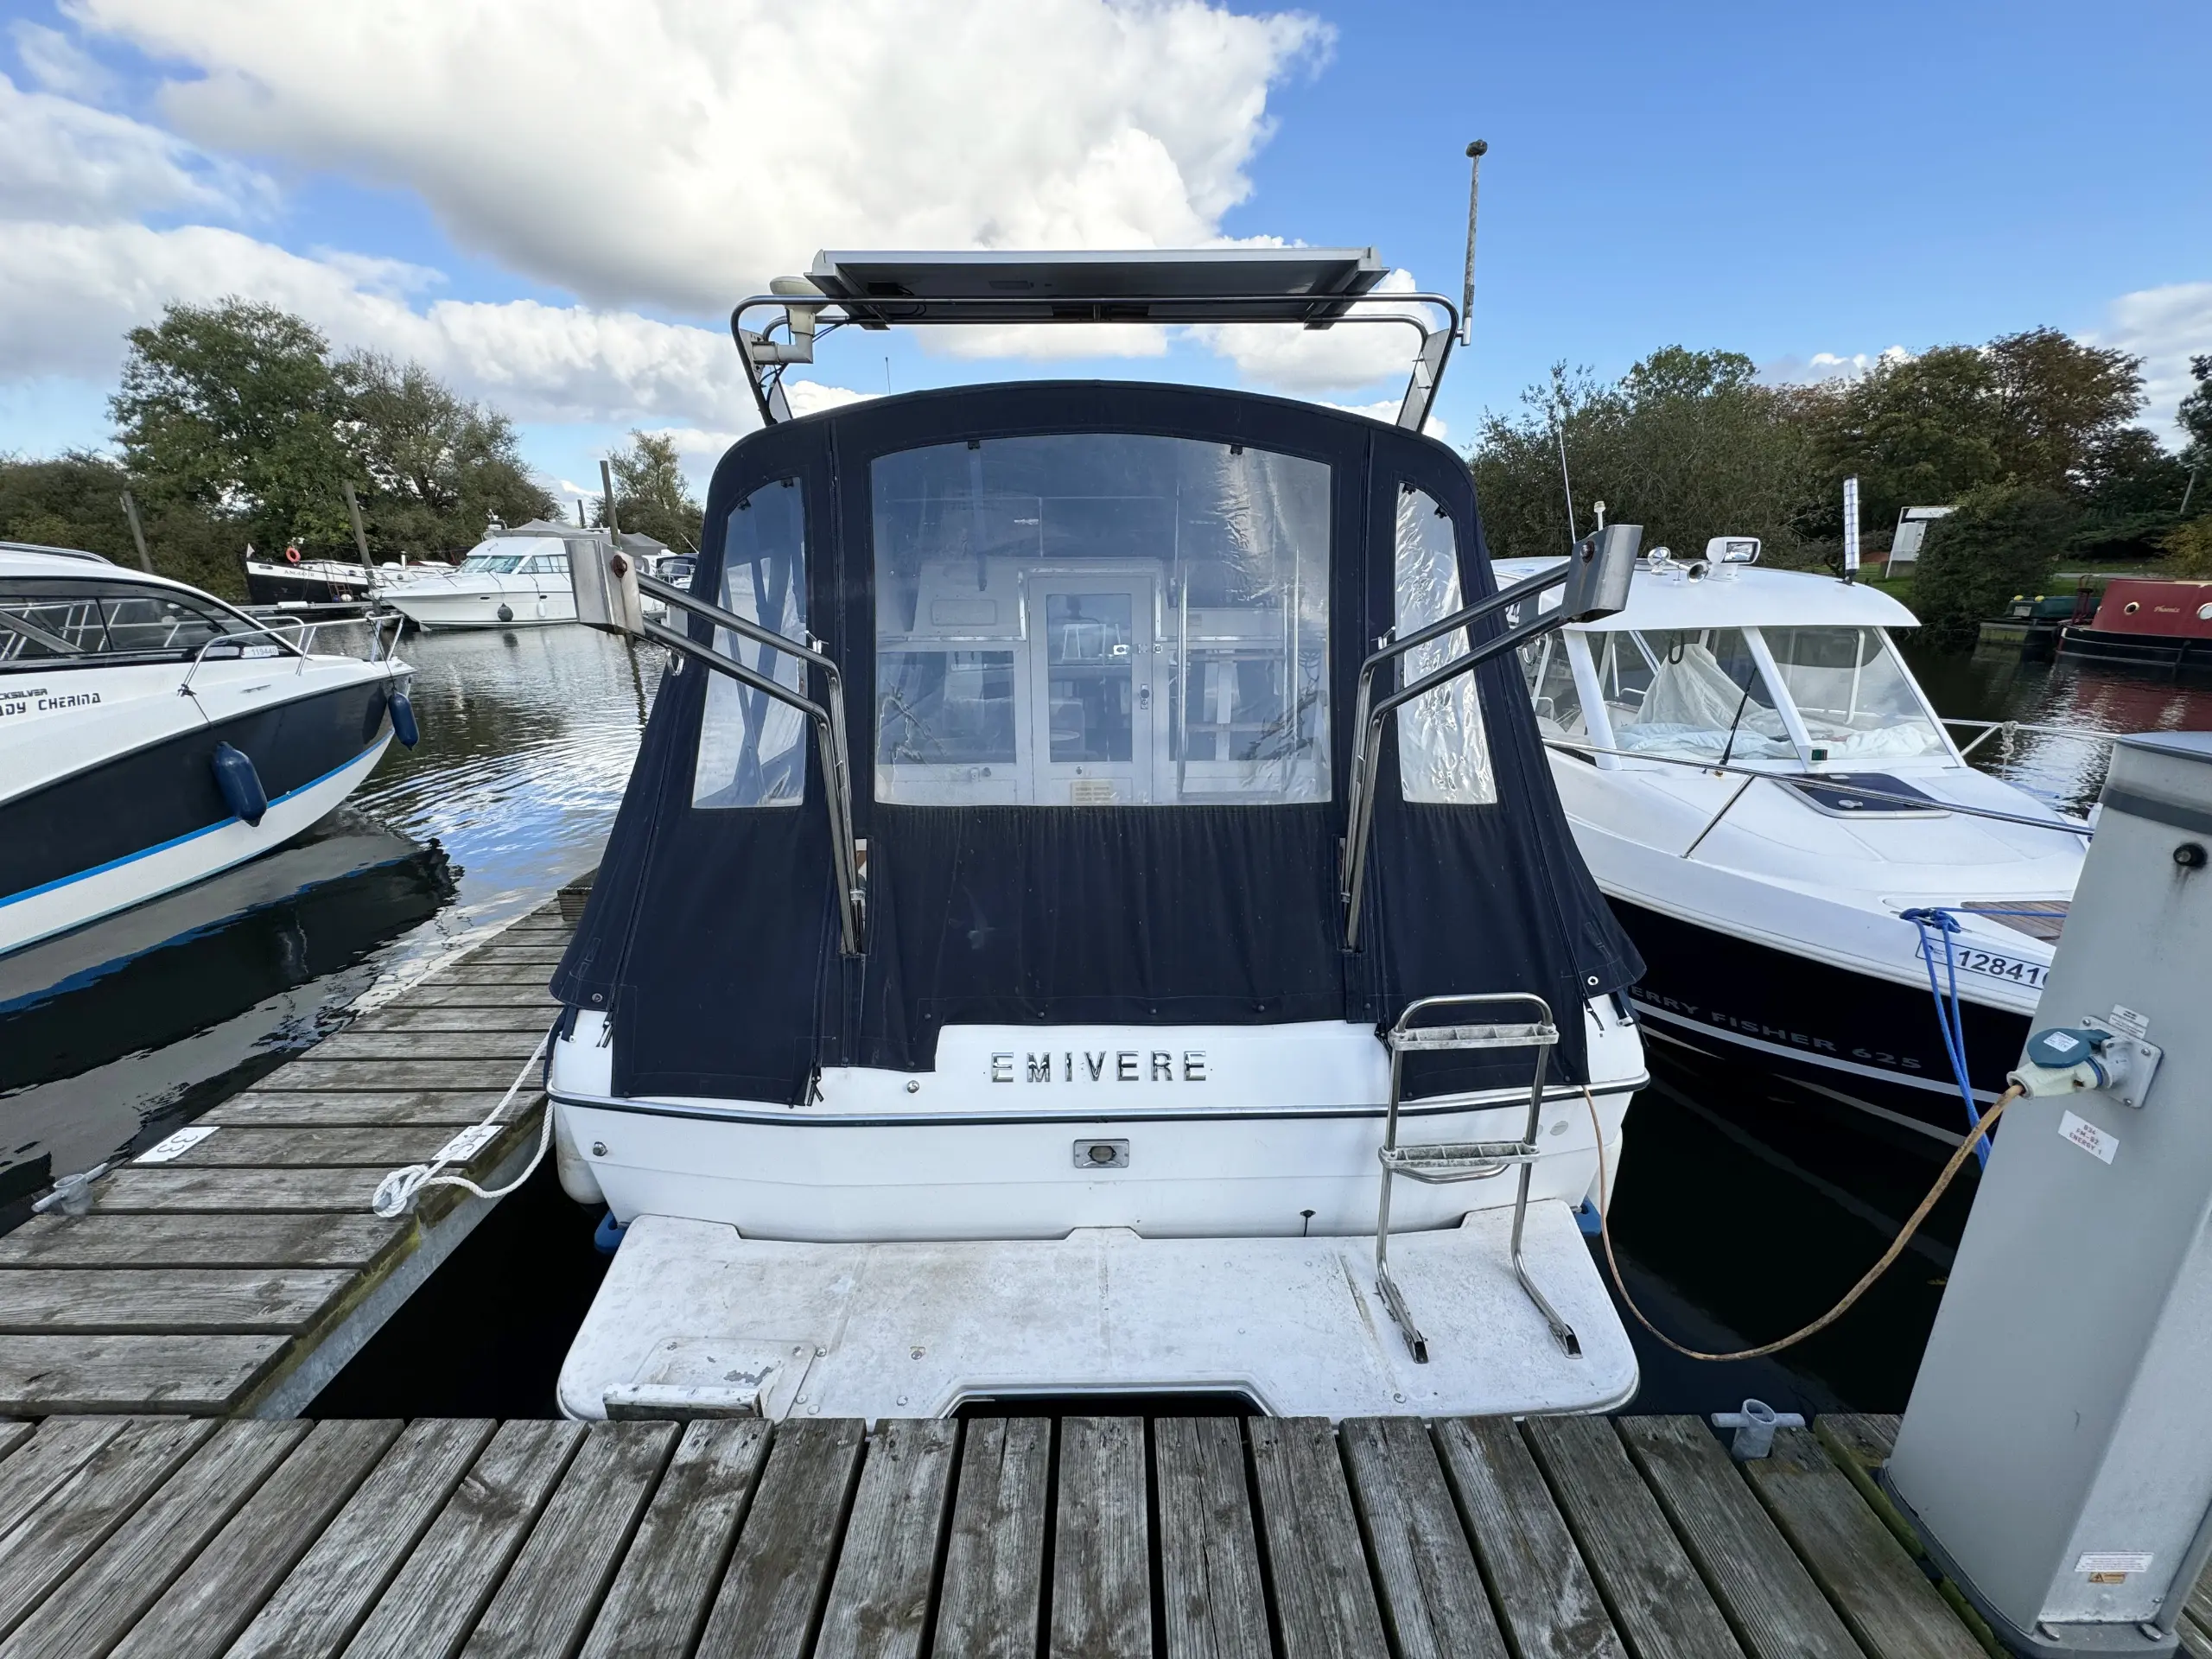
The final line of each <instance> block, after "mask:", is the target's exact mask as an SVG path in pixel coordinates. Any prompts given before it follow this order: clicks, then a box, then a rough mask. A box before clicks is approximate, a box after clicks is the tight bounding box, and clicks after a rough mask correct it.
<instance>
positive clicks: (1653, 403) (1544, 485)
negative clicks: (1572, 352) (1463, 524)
mask: <svg viewBox="0 0 2212 1659" xmlns="http://www.w3.org/2000/svg"><path fill="white" fill-rule="evenodd" d="M1755 376H1756V370H1755V369H1754V366H1753V365H1752V363H1751V359H1749V358H1747V357H1745V356H1743V355H1742V354H1740V353H1735V352H1697V351H1690V350H1688V349H1686V348H1685V347H1682V346H1668V347H1666V348H1664V349H1663V350H1661V351H1657V352H1654V353H1651V355H1650V356H1649V357H1647V358H1645V359H1643V360H1642V361H1641V362H1639V363H1637V365H1635V366H1634V367H1632V368H1631V369H1630V371H1629V372H1628V373H1627V374H1626V375H1625V376H1624V377H1623V378H1621V380H1620V381H1618V383H1616V384H1613V385H1606V384H1604V383H1602V382H1599V381H1598V380H1596V379H1594V378H1592V377H1591V375H1590V374H1589V372H1587V371H1583V372H1580V373H1576V374H1572V375H1570V374H1569V373H1568V372H1567V366H1566V365H1564V364H1559V365H1554V368H1553V371H1552V377H1551V379H1550V382H1549V383H1548V384H1547V385H1536V386H1531V387H1529V389H1528V391H1525V392H1523V393H1522V411H1523V412H1522V414H1520V415H1519V416H1511V417H1509V416H1498V415H1493V416H1490V417H1489V418H1488V419H1486V420H1485V421H1484V423H1483V427H1482V429H1481V432H1480V434H1479V435H1478V439H1477V441H1476V445H1475V453H1474V456H1473V459H1472V461H1471V466H1472V467H1473V468H1474V474H1475V489H1476V495H1477V499H1478V500H1479V501H1480V502H1481V503H1482V508H1483V521H1484V531H1485V533H1486V535H1487V537H1488V539H1489V542H1490V544H1491V550H1492V552H1493V553H1494V554H1496V555H1497V556H1513V555H1519V556H1531V555H1556V554H1558V553H1560V552H1563V551H1564V550H1565V549H1566V547H1567V542H1568V540H1569V539H1570V538H1569V536H1568V533H1567V510H1566V502H1565V497H1564V492H1563V490H1562V487H1561V480H1560V442H1561V440H1562V439H1563V440H1564V442H1565V447H1566V450H1567V463H1568V467H1569V470H1570V473H1571V474H1572V477H1573V485H1574V499H1575V508H1576V518H1577V520H1578V523H1577V525H1576V528H1577V529H1578V530H1580V531H1584V532H1586V531H1588V530H1589V529H1590V527H1591V525H1592V523H1593V522H1594V519H1595V505H1596V503H1597V502H1598V501H1599V500H1603V501H1604V502H1605V505H1606V515H1607V517H1608V518H1611V519H1613V520H1616V521H1618V520H1623V519H1625V520H1630V521H1632V522H1636V523H1640V524H1643V527H1644V528H1643V543H1644V545H1645V546H1646V547H1654V546H1657V545H1660V544H1662V543H1664V544H1666V545H1668V546H1669V547H1671V548H1673V549H1674V550H1675V551H1676V552H1678V553H1681V554H1683V555H1684V556H1692V555H1695V554H1701V553H1702V552H1703V551H1704V550H1705V544H1706V543H1707V540H1708V539H1709V538H1711V537H1714V536H1720V535H1729V534H1734V535H1751V536H1758V537H1760V538H1761V539H1762V540H1763V541H1764V542H1765V543H1767V545H1768V547H1769V548H1770V550H1772V555H1773V556H1776V557H1777V558H1778V559H1779V560H1780V561H1781V562H1783V563H1789V562H1791V561H1793V560H1798V559H1802V558H1803V557H1805V556H1808V553H1809V552H1810V551H1811V550H1809V549H1808V547H1807V545H1806V543H1805V541H1804V537H1803V536H1802V533H1801V524H1802V520H1803V519H1804V518H1805V516H1806V515H1807V513H1808V512H1809V511H1810V507H1811V501H1810V492H1811V488H1812V466H1811V452H1810V449H1809V448H1808V443H1807V441H1806V438H1805V435H1804V432H1803V430H1802V424H1801V423H1799V422H1798V421H1796V419H1795V417H1794V410H1793V405H1792V403H1791V399H1790V397H1789V394H1788V393H1786V392H1783V391H1779V390H1777V389H1776V388H1773V387H1769V386H1762V385H1758V382H1757V379H1756V378H1755Z"/></svg>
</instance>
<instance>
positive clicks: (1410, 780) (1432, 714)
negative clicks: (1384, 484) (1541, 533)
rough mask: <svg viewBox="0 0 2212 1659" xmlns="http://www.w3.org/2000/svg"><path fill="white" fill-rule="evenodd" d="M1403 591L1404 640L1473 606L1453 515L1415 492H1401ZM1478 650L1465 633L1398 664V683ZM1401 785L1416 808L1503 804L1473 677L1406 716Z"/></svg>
mask: <svg viewBox="0 0 2212 1659" xmlns="http://www.w3.org/2000/svg"><path fill="white" fill-rule="evenodd" d="M1397 586H1398V632H1400V633H1401V634H1406V633H1410V632H1413V631H1414V629H1415V628H1420V627H1425V626H1427V625H1428V624H1429V623H1431V622H1435V621H1439V620H1441V619H1443V618H1445V617H1447V616H1449V615H1451V614H1452V612H1454V611H1456V610H1458V609H1459V607H1461V606H1462V605H1464V604H1465V602H1466V601H1465V600H1464V599H1462V598H1461V597H1460V588H1459V539H1458V537H1457V536H1456V535H1455V534H1454V532H1453V531H1452V518H1451V515H1450V514H1449V513H1448V512H1446V510H1445V508H1444V505H1443V504H1442V503H1441V502H1440V501H1438V500H1437V499H1436V498H1435V497H1434V496H1433V495H1430V494H1428V493H1427V492H1426V491H1422V490H1417V489H1415V488H1414V487H1413V486H1411V485H1407V486H1404V487H1402V489H1400V490H1399V492H1398V524H1397ZM1470 650H1471V646H1470V645H1468V643H1467V631H1466V630H1465V628H1458V629H1454V630H1453V631H1452V632H1450V633H1447V634H1446V635H1444V636H1443V637H1442V638H1440V639H1432V640H1430V641H1429V642H1428V644H1427V645H1417V646H1415V647H1414V649H1413V650H1411V651H1409V652H1407V653H1406V654H1405V655H1404V656H1403V657H1402V658H1399V659H1398V662H1399V668H1398V673H1399V676H1400V678H1399V682H1398V683H1400V684H1401V685H1407V684H1410V683H1413V682H1414V681H1415V680H1418V679H1420V678H1421V677H1423V676H1425V675H1428V674H1433V673H1434V672H1435V671H1437V670H1438V669H1440V668H1442V667H1443V666H1444V665H1445V664H1446V663H1450V662H1453V661H1455V660H1457V659H1458V658H1461V657H1465V655H1467V653H1468V652H1469V651H1470ZM1398 779H1399V784H1400V787H1401V789H1402V791H1403V793H1404V796H1405V798H1406V799H1407V800H1409V801H1441V802H1446V803H1450V804H1454V805H1461V806H1479V805H1483V804H1487V803H1489V802H1491V801H1495V800H1496V799H1497V780H1496V779H1494V778H1493V777H1492V775H1491V765H1490V745H1489V744H1488V743H1487V742H1486V741H1484V736H1483V709H1482V698H1481V696H1480V694H1479V692H1478V690H1477V688H1476V685H1475V677H1474V675H1473V674H1472V673H1466V674H1462V675H1461V676H1460V677H1459V678H1458V679H1456V680H1450V681H1447V682H1446V683H1444V684H1442V685H1440V686H1438V687H1437V688H1436V690H1433V691H1431V692H1430V693H1429V694H1428V695H1427V696H1423V697H1417V698H1415V699H1414V701H1413V702H1409V703H1408V704H1407V705H1406V706H1405V707H1404V708H1402V709H1399V710H1398Z"/></svg>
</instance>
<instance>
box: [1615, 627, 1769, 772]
mask: <svg viewBox="0 0 2212 1659" xmlns="http://www.w3.org/2000/svg"><path fill="white" fill-rule="evenodd" d="M1591 643H1592V647H1593V648H1594V649H1595V650H1596V651H1597V652H1598V665H1597V666H1598V683H1599V688H1600V689H1601V690H1603V692H1604V694H1605V714H1606V717H1607V719H1608V721H1610V723H1611V726H1612V728H1613V742H1614V744H1615V745H1616V746H1617V747H1620V748H1624V749H1634V750H1637V751H1638V752H1640V753H1649V754H1663V755H1669V756H1673V757H1675V758H1677V759H1681V760H1719V758H1720V757H1721V756H1722V755H1723V754H1726V755H1727V756H1728V757H1729V758H1730V759H1731V760H1796V758H1797V750H1796V746H1795V745H1794V744H1793V743H1791V742H1790V741H1789V728H1788V727H1787V726H1785V725H1784V724H1783V718H1782V714H1781V711H1780V710H1779V709H1777V708H1776V706H1775V696H1774V691H1773V689H1772V688H1771V687H1770V686H1769V685H1768V684H1767V683H1766V677H1765V676H1764V674H1762V673H1761V672H1760V671H1759V665H1758V658H1756V657H1755V656H1754V655H1753V654H1752V652H1751V642H1750V640H1749V639H1747V638H1746V637H1745V631H1744V630H1743V629H1741V628H1693V629H1685V630H1681V631H1668V632H1656V631H1653V632H1630V631H1628V630H1625V629H1624V630H1618V631H1611V632H1604V633H1599V634H1596V635H1593V636H1592V641H1591Z"/></svg>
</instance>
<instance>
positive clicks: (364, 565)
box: [338, 480, 376, 570]
mask: <svg viewBox="0 0 2212 1659" xmlns="http://www.w3.org/2000/svg"><path fill="white" fill-rule="evenodd" d="M338 487H339V488H340V489H341V490H343V491H345V492H346V517H347V518H351V519H352V520H353V547H354V550H355V551H356V552H358V553H359V554H360V556H361V569H364V570H372V569H375V568H376V567H375V566H373V565H372V564H371V563H369V533H368V531H365V530H363V529H362V528H361V504H360V503H359V501H358V500H356V499H354V497H353V482H352V480H346V482H344V483H342V484H340V486H338Z"/></svg>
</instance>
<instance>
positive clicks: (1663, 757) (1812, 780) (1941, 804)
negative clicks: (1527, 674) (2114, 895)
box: [1543, 737, 2097, 857]
mask: <svg viewBox="0 0 2212 1659" xmlns="http://www.w3.org/2000/svg"><path fill="white" fill-rule="evenodd" d="M1543 743H1544V747H1546V748H1548V749H1557V750H1558V751H1559V752H1560V753H1562V754H1611V755H1618V756H1620V757H1621V758H1622V759H1624V760H1651V761H1656V762H1657V763H1658V764H1659V765H1661V766H1688V768H1690V770H1691V771H1693V772H1713V773H1716V774H1719V773H1726V774H1727V775H1729V776H1731V777H1735V778H1752V779H1758V778H1764V779H1767V780H1769V781H1770V782H1771V783H1777V784H1790V783H1807V784H1818V783H1820V782H1821V780H1822V779H1825V778H1827V777H1829V776H1830V775H1831V774H1829V773H1827V772H1763V771H1761V770H1760V769H1759V768H1758V767H1756V766H1732V765H1731V766H1723V765H1722V764H1721V763H1720V762H1719V761H1718V760H1690V759H1688V757H1686V756H1683V755H1679V754H1652V753H1647V752H1646V751H1644V750H1642V749H1601V748H1599V747H1598V746H1597V745H1596V744H1594V743H1570V742H1568V741H1566V740H1565V739H1564V738H1557V737H1548V738H1546V739H1544V740H1543ZM1750 787H1751V785H1748V784H1746V785H1745V786H1744V788H1745V789H1749V788H1750ZM1832 787H1834V788H1838V789H1848V790H1849V791H1851V792H1852V793H1853V795H1860V796H1864V797H1865V798H1866V799H1868V800H1870V801H1889V802H1891V803H1893V804H1896V805H1898V806H1909V807H1916V808H1918V809H1919V810H1921V811H1923V812H1956V813H1958V814H1959V815H1960V816H1961V817H1968V818H1987V819H1990V820H1991V821H1992V822H1993V823H2018V824H2022V825H2024V826H2025V827H2026V828H2028V829H2056V830H2060V831H2063V833H2065V834H2067V835H2069V836H2082V837H2083V838H2084V839H2088V838H2089V837H2092V836H2094V835H2095V834H2096V833H2097V832H2096V829H2095V828H2094V826H2093V825H2090V824H2087V823H2076V822H2075V821H2074V820H2073V819H2071V818H2067V817H2053V818H2031V817H2028V816H2026V815H2025V814H2024V813H2020V812H1999V811H1998V810H1995V809H1994V808H1993V807H1986V806H1968V805H1967V804H1965V803H1964V802H1961V801H1941V800H1936V799H1935V798H1932V797H1929V796H1922V795H1892V794H1890V793H1888V792H1887V791H1883V790H1878V789H1861V788H1860V787H1859V785H1857V784H1837V785H1832ZM1743 793H1744V790H1740V789H1739V790H1738V791H1736V793H1735V794H1734V795H1732V796H1730V797H1729V798H1728V800H1727V803H1726V804H1725V805H1723V806H1722V807H1721V809H1720V810H1721V812H1726V810H1728V808H1729V807H1731V806H1733V805H1734V804H1736V802H1737V801H1738V799H1739V798H1741V797H1742V795H1743ZM2052 810H2053V811H2054V812H2055V811H2056V810H2057V809H2056V808H2055V807H2054V808H2053V809H2052ZM1713 816H1714V817H1715V818H1716V819H1717V818H1718V817H1719V813H1715V814H1714V815H1713ZM1712 827H1713V826H1712V825H1711V824H1707V826H1706V828H1707V829H1711V828H1712ZM1702 839H1703V836H1700V840H1702ZM1692 847H1693V849H1694V847H1695V843H1694V842H1693V843H1692ZM1684 856H1685V857H1687V856H1688V855H1687V854H1685V855H1684Z"/></svg>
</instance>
